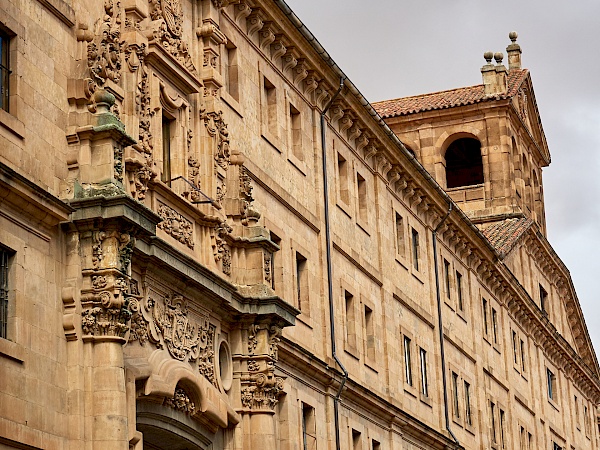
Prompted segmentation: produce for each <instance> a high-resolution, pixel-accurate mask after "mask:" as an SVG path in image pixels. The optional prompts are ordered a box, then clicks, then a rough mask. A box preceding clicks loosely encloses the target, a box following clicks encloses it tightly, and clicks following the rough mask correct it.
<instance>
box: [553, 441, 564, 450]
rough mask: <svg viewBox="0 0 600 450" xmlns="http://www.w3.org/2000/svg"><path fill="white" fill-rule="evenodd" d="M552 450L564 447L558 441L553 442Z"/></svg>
mask: <svg viewBox="0 0 600 450" xmlns="http://www.w3.org/2000/svg"><path fill="white" fill-rule="evenodd" d="M552 444H553V446H552V450H562V447H561V446H560V445H558V444H557V443H556V442H553V443H552Z"/></svg>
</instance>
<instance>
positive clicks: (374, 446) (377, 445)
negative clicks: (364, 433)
mask: <svg viewBox="0 0 600 450" xmlns="http://www.w3.org/2000/svg"><path fill="white" fill-rule="evenodd" d="M371 448H372V449H373V450H381V444H380V443H379V442H377V441H376V440H375V439H373V440H372V441H371Z"/></svg>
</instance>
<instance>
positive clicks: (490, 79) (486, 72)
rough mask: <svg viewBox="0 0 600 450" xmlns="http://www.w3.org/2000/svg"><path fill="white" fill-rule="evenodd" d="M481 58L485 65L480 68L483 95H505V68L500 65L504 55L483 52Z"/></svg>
mask: <svg viewBox="0 0 600 450" xmlns="http://www.w3.org/2000/svg"><path fill="white" fill-rule="evenodd" d="M483 57H484V58H485V60H486V64H485V65H484V66H483V67H482V68H481V75H482V77H483V87H484V92H485V95H489V96H494V95H498V94H504V93H506V67H504V66H503V65H502V59H503V58H504V55H503V54H502V53H500V52H498V53H496V54H494V53H492V52H485V53H484V54H483ZM492 58H495V60H496V65H495V66H494V65H493V64H492Z"/></svg>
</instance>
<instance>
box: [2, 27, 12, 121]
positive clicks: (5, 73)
mask: <svg viewBox="0 0 600 450" xmlns="http://www.w3.org/2000/svg"><path fill="white" fill-rule="evenodd" d="M9 45H10V36H8V34H6V33H4V32H3V31H2V30H0V109H3V110H4V111H7V112H8V87H9V86H8V80H9V76H10V74H11V71H10V68H9V57H8V54H9Z"/></svg>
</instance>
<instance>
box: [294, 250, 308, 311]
mask: <svg viewBox="0 0 600 450" xmlns="http://www.w3.org/2000/svg"><path fill="white" fill-rule="evenodd" d="M296 300H297V302H298V303H297V308H298V309H299V310H300V311H302V312H303V313H305V314H306V313H308V268H307V261H306V258H305V257H304V256H302V255H301V254H300V253H298V252H296Z"/></svg>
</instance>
